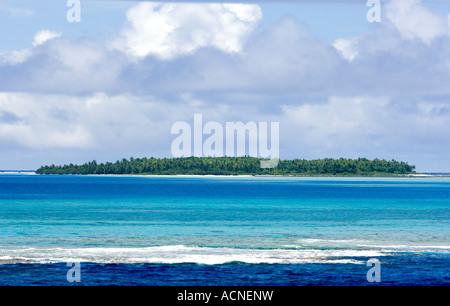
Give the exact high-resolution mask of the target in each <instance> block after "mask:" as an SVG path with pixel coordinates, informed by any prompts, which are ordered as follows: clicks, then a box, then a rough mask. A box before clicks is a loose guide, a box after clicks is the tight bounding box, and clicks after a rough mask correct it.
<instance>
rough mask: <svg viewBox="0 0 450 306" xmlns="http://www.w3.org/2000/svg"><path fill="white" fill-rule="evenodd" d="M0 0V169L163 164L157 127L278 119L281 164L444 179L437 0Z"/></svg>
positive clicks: (447, 48) (165, 150)
mask: <svg viewBox="0 0 450 306" xmlns="http://www.w3.org/2000/svg"><path fill="white" fill-rule="evenodd" d="M68 9H69V8H68V7H67V6H66V1H65V0H61V1H56V0H52V1H51V0H44V1H33V0H28V1H23V0H21V1H17V0H3V1H2V2H1V3H0V145H1V147H2V150H1V151H0V169H36V168H37V167H39V166H40V165H42V164H51V163H55V164H61V163H71V162H73V163H82V162H85V161H89V160H92V159H96V160H97V161H115V160H117V159H121V158H123V157H130V156H134V157H142V156H155V157H170V156H171V152H170V145H171V141H172V140H173V139H174V135H171V134H170V127H171V125H172V124H173V123H175V122H177V121H189V122H191V121H192V119H193V115H194V113H202V114H203V118H204V120H205V121H217V122H221V123H225V122H227V121H243V122H249V121H255V122H258V121H264V122H274V121H276V122H280V157H281V158H282V159H288V158H295V157H297V158H306V159H313V158H324V157H333V158H339V157H347V158H357V157H360V156H361V157H368V158H375V157H378V158H385V159H397V160H405V161H409V162H410V163H412V164H415V165H416V166H417V169H418V170H419V171H449V172H450V157H449V156H448V154H447V152H448V151H449V150H450V133H448V129H449V128H448V126H449V123H450V104H449V103H450V102H449V101H450V100H449V98H450V90H449V89H450V88H449V86H448V83H449V81H450V59H449V58H450V30H449V14H450V4H447V2H445V1H440V0H431V1H419V0H386V1H382V10H381V18H382V19H381V22H380V23H369V22H367V20H366V13H367V11H368V10H369V8H368V7H367V6H366V1H363V0H361V1H359V0H348V1H325V0H324V1H284V2H282V3H280V2H278V1H253V2H252V1H248V2H246V3H233V5H231V6H230V5H227V4H224V3H221V2H215V3H214V4H211V3H207V2H205V3H196V4H192V3H184V2H177V3H174V4H170V3H166V2H164V3H160V4H154V3H144V2H134V1H94V0H85V1H81V22H80V23H69V22H67V20H66V13H67V11H68Z"/></svg>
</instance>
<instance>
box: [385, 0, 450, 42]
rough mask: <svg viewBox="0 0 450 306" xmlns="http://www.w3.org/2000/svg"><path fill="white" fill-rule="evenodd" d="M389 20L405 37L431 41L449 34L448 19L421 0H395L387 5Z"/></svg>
mask: <svg viewBox="0 0 450 306" xmlns="http://www.w3.org/2000/svg"><path fill="white" fill-rule="evenodd" d="M385 11H386V18H387V20H388V21H389V22H390V23H391V24H392V25H394V26H395V28H396V29H397V30H398V31H399V33H400V34H401V36H402V37H403V38H405V39H416V38H418V39H421V40H422V41H424V42H426V43H429V42H431V41H432V40H433V39H435V38H436V37H439V36H442V35H447V34H448V24H447V19H446V18H445V17H444V16H441V15H439V14H436V13H433V12H431V11H430V10H428V9H426V8H425V7H424V6H422V5H421V1H420V0H395V1H390V2H389V3H388V4H386V6H385Z"/></svg>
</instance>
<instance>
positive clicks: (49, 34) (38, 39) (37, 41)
mask: <svg viewBox="0 0 450 306" xmlns="http://www.w3.org/2000/svg"><path fill="white" fill-rule="evenodd" d="M60 36H61V32H53V31H49V30H40V31H39V32H37V33H36V35H35V36H34V39H33V43H32V45H33V46H34V47H36V46H40V45H42V44H44V43H45V42H47V41H49V40H52V39H55V38H58V37H60Z"/></svg>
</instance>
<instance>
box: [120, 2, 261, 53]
mask: <svg viewBox="0 0 450 306" xmlns="http://www.w3.org/2000/svg"><path fill="white" fill-rule="evenodd" d="M261 18H262V13H261V9H260V7H259V6H257V5H250V4H218V3H214V4H196V3H177V4H175V3H170V4H161V3H148V2H141V3H139V4H136V5H135V6H133V7H132V8H131V9H129V10H128V12H127V19H128V23H129V24H128V26H127V27H126V29H124V30H123V31H122V33H121V37H120V38H119V39H117V40H115V41H114V42H113V43H112V46H113V48H116V49H119V50H122V51H124V52H126V53H127V54H129V55H131V56H133V57H137V58H143V57H146V56H148V55H153V56H157V57H159V58H161V59H172V58H174V57H176V56H179V55H183V54H189V53H192V52H194V51H196V50H197V49H199V48H202V47H215V48H218V49H219V50H222V51H224V52H227V53H236V52H241V51H242V48H243V45H244V43H245V39H246V38H247V36H248V35H249V34H250V33H251V32H252V31H253V29H254V27H255V26H256V24H257V22H258V21H259V20H260V19H261Z"/></svg>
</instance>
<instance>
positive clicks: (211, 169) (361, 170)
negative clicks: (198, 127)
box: [36, 156, 415, 176]
mask: <svg viewBox="0 0 450 306" xmlns="http://www.w3.org/2000/svg"><path fill="white" fill-rule="evenodd" d="M261 160H263V159H262V158H256V157H248V156H245V157H180V158H153V157H151V158H146V157H144V158H133V157H131V158H130V159H129V160H128V159H125V158H124V159H122V160H121V161H119V160H118V161H116V162H115V163H111V162H106V163H97V162H96V161H95V160H94V161H91V162H88V163H85V164H82V165H74V164H69V165H63V166H56V165H50V166H42V167H40V168H39V169H37V170H36V173H37V174H81V175H83V174H84V175H87V174H132V175H136V174H140V175H177V174H183V175H358V176H360V175H361V176H364V175H395V174H410V173H415V171H414V169H415V166H413V165H409V164H408V163H407V162H402V161H401V162H399V161H395V160H391V161H387V160H384V159H373V160H369V159H367V158H358V159H345V158H340V159H331V158H325V159H316V160H305V159H293V160H280V161H279V163H278V165H277V167H275V168H265V169H264V168H261V166H260V162H261Z"/></svg>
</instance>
